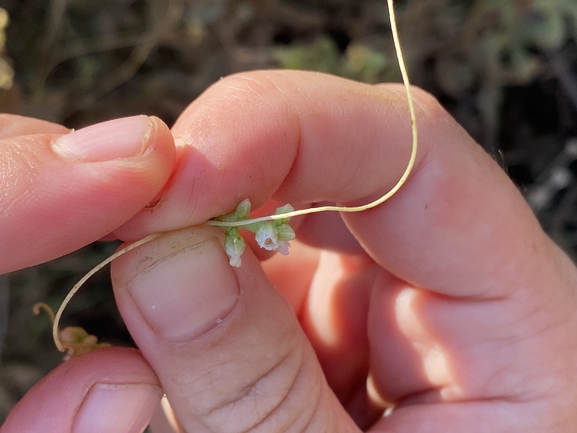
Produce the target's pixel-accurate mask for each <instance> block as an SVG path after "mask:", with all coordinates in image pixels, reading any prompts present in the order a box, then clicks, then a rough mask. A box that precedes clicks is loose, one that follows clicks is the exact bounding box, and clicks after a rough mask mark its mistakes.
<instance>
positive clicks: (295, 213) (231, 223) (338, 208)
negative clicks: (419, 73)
mask: <svg viewBox="0 0 577 433" xmlns="http://www.w3.org/2000/svg"><path fill="white" fill-rule="evenodd" d="M387 5H388V9H389V17H390V21H391V33H392V35H393V42H394V44H395V52H396V55H397V60H398V63H399V69H400V70H401V77H402V79H403V84H404V85H405V89H406V91H407V101H408V103H409V113H410V116H411V132H412V136H413V143H412V147H411V156H410V158H409V163H408V164H407V168H405V171H404V173H403V175H402V176H401V178H400V179H399V180H398V182H397V183H396V184H395V186H393V187H392V188H391V190H390V191H389V192H387V193H386V194H385V195H383V196H382V197H380V198H378V199H377V200H375V201H372V202H370V203H368V204H364V205H361V206H320V207H316V208H310V209H301V210H295V211H292V212H286V213H282V214H278V215H269V216H265V217H259V218H251V219H247V220H242V221H215V220H210V221H207V224H209V225H212V226H217V227H239V226H245V225H249V224H254V223H259V222H263V221H273V220H279V219H285V218H292V217H296V216H300V215H308V214H312V213H319V212H362V211H365V210H367V209H371V208H373V207H375V206H378V205H380V204H381V203H384V202H385V201H387V200H388V199H390V198H391V197H392V196H393V195H395V193H396V192H397V191H398V190H399V189H400V188H401V187H402V186H403V184H404V183H405V181H406V180H407V178H408V177H409V174H411V171H412V170H413V166H414V165H415V160H416V158H417V144H418V137H417V116H416V114H415V105H414V103H413V96H412V93H411V85H410V82H409V74H408V73H407V68H406V66H405V59H404V57H403V51H402V49H401V43H400V41H399V32H398V30H397V21H396V17H395V9H394V7H393V0H387Z"/></svg>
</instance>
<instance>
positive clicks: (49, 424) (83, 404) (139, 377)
mask: <svg viewBox="0 0 577 433" xmlns="http://www.w3.org/2000/svg"><path fill="white" fill-rule="evenodd" d="M161 396H162V390H161V388H160V384H159V382H158V379H157V377H156V375H155V374H154V372H153V371H152V369H151V368H150V366H149V365H148V363H147V362H146V361H145V360H144V358H142V356H141V355H140V353H139V352H138V351H136V350H134V349H128V348H119V347H110V348H103V349H98V350H95V351H92V352H89V353H87V354H84V355H81V356H79V357H77V358H72V359H70V360H69V361H66V362H65V363H63V364H61V365H59V366H58V367H57V368H56V369H54V370H53V371H52V372H51V373H50V374H49V375H48V376H46V377H44V378H43V379H42V380H41V381H40V382H38V383H37V384H36V385H35V386H34V387H33V388H32V389H31V390H30V391H29V392H28V393H27V394H26V395H25V396H24V398H23V399H22V400H21V401H20V402H18V404H17V405H16V406H15V407H14V408H13V409H12V411H11V412H10V414H9V415H8V418H7V419H6V421H5V423H4V425H3V426H2V432H3V433H4V432H14V431H30V432H36V431H42V432H45V433H68V432H70V433H77V432H82V433H92V432H94V433H96V432H98V433H104V432H108V431H122V432H127V433H137V432H141V431H142V430H143V429H144V427H145V426H146V425H147V424H148V422H149V421H150V418H151V417H152V415H153V413H154V410H155V409H156V407H157V406H158V403H159V401H160V398H161Z"/></svg>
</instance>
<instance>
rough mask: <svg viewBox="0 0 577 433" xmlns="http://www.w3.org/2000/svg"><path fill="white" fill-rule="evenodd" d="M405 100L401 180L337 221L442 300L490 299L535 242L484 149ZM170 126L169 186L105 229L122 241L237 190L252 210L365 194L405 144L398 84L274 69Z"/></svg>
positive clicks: (222, 88)
mask: <svg viewBox="0 0 577 433" xmlns="http://www.w3.org/2000/svg"><path fill="white" fill-rule="evenodd" d="M414 99H415V102H416V104H417V107H416V108H417V123H418V129H419V135H420V137H421V138H420V143H419V153H418V156H417V162H416V165H415V168H414V170H413V173H412V174H411V176H410V177H409V180H408V181H407V183H406V184H405V185H404V186H403V188H401V190H400V191H399V192H398V193H397V194H396V195H395V196H394V197H393V198H391V200H390V201H389V202H387V203H385V204H384V205H382V206H379V207H378V208H375V209H372V210H370V211H366V212H362V213H358V214H350V215H345V216H344V217H343V218H344V219H345V221H346V223H347V225H348V226H349V228H350V230H351V231H352V232H353V233H354V235H355V236H356V238H357V239H358V240H359V241H360V242H361V244H362V245H363V247H364V248H365V250H366V251H367V252H368V253H369V254H370V255H371V256H372V257H373V258H374V259H375V260H376V261H377V262H378V263H379V264H380V265H382V266H383V267H385V268H387V269H388V270H389V271H391V272H392V273H393V274H395V275H396V276H398V277H400V278H402V279H404V280H407V281H410V282H411V283H413V284H415V285H418V286H421V287H428V288H429V289H431V290H434V291H437V292H439V293H443V294H448V295H459V296H488V297H493V296H499V293H496V292H495V291H494V290H496V287H500V288H502V287H504V285H502V284H499V285H495V282H496V281H502V280H503V278H506V279H510V278H511V277H512V275H513V274H512V273H511V267H510V266H509V268H507V264H510V260H509V257H510V255H511V252H512V251H516V252H518V254H520V255H523V254H526V258H529V256H530V255H531V251H533V249H532V247H531V245H530V243H531V242H534V241H535V239H541V240H543V241H544V240H545V239H546V238H545V237H544V236H543V235H541V231H540V228H539V225H538V224H537V222H536V220H535V219H534V218H533V216H532V214H531V212H530V210H529V209H528V207H527V205H526V204H525V202H524V200H523V198H522V197H521V196H520V194H519V193H518V192H517V190H516V188H515V187H514V185H512V184H511V182H510V181H509V180H508V178H507V177H506V175H505V174H504V173H502V171H501V170H500V168H499V167H498V166H497V165H496V164H495V163H493V162H492V160H491V159H490V158H489V157H488V156H487V155H486V154H485V153H484V151H483V150H482V149H481V148H480V147H479V146H478V145H477V144H475V143H474V141H473V140H472V139H471V138H470V137H469V136H468V135H467V134H466V133H465V132H464V131H463V130H462V129H461V127H460V126H459V125H458V124H457V123H456V122H454V121H453V120H452V119H451V118H450V116H449V115H448V114H447V113H446V112H445V111H444V110H443V109H442V108H441V107H440V106H439V105H438V103H437V102H436V101H435V100H434V99H433V98H431V97H430V96H428V95H427V94H425V93H424V92H420V91H416V93H415V95H414ZM173 134H174V135H175V136H176V137H182V138H183V139H184V141H185V142H186V143H188V144H189V146H188V147H187V148H186V149H185V151H184V153H183V156H182V159H181V162H180V165H179V167H178V169H177V171H176V173H175V174H174V177H173V180H172V185H171V187H170V188H169V189H168V191H167V193H166V195H165V196H164V198H163V199H162V200H161V202H160V203H159V205H158V206H157V207H156V208H154V209H152V210H149V211H145V212H143V213H141V214H140V215H138V216H137V217H136V218H135V219H134V220H132V221H131V222H130V223H129V224H128V225H126V226H125V227H123V228H122V229H121V230H119V231H117V232H116V233H117V234H118V235H119V236H121V237H123V238H125V239H126V238H134V237H139V236H143V235H144V234H147V233H149V232H156V231H167V230H173V229H177V228H181V227H185V226H188V225H194V224H199V223H202V222H204V221H205V220H207V219H209V218H212V217H214V216H218V215H220V214H224V213H226V212H229V211H231V210H232V209H233V208H234V207H235V206H236V205H237V204H238V203H239V202H240V201H241V200H242V199H244V198H249V199H250V200H251V201H252V202H253V204H255V205H257V206H258V205H260V204H262V203H264V202H265V201H266V200H268V199H269V198H270V197H274V198H275V199H276V200H280V201H283V202H289V203H292V204H307V203H314V202H319V201H332V202H337V203H349V204H351V203H354V204H361V203H365V202H368V201H371V200H373V199H375V198H377V197H379V196H381V195H383V194H384V193H386V192H387V191H388V190H389V189H390V188H391V187H392V186H393V185H394V184H395V183H396V182H397V180H398V179H399V177H400V176H401V175H402V172H403V170H404V169H405V167H406V164H407V162H408V159H409V155H410V144H411V139H410V137H411V131H410V119H409V116H408V109H407V101H406V95H405V93H404V91H403V89H402V88H401V87H400V86H397V85H388V86H370V85H366V84H360V83H356V82H352V81H348V80H343V79H340V78H336V77H332V76H328V75H323V74H318V73H307V72H287V71H282V72H279V71H266V72H252V73H247V74H240V75H236V76H232V77H229V78H227V79H224V80H221V81H220V82H218V83H217V84H215V85H214V86H213V87H212V88H210V89H209V90H208V91H207V92H205V93H204V94H203V95H202V96H201V97H200V98H199V99H198V100H196V101H195V102H194V103H193V104H191V105H190V106H189V108H188V109H187V110H186V111H185V112H184V113H183V114H182V116H181V117H180V119H179V120H178V121H177V123H176V125H175V126H174V128H173ZM464 234H466V235H464ZM534 258H535V257H533V258H532V260H530V261H527V260H523V257H521V256H517V259H518V260H516V263H526V266H532V265H531V264H530V263H534ZM517 270H518V271H522V269H517ZM486 277H488V278H486ZM464 281H473V282H475V283H474V284H467V286H466V288H465V287H464V286H463V282H464Z"/></svg>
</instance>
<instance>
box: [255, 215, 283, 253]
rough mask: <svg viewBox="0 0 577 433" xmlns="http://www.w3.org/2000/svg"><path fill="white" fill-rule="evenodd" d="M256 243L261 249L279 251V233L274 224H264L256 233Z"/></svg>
mask: <svg viewBox="0 0 577 433" xmlns="http://www.w3.org/2000/svg"><path fill="white" fill-rule="evenodd" d="M255 239H256V242H257V243H258V245H259V247H261V248H264V249H265V250H268V251H276V250H278V232H277V229H276V226H275V225H274V223H272V222H264V223H262V224H261V226H260V227H259V228H258V230H257V231H256V236H255Z"/></svg>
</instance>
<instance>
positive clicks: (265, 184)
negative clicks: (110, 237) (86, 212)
mask: <svg viewBox="0 0 577 433" xmlns="http://www.w3.org/2000/svg"><path fill="white" fill-rule="evenodd" d="M415 101H416V103H417V118H418V125H419V132H420V150H419V154H418V161H417V165H416V166H415V169H414V171H413V173H412V175H411V176H410V177H409V180H408V181H407V183H406V184H405V185H404V186H403V188H401V190H400V191H399V192H398V193H397V194H396V195H395V196H394V197H392V198H391V199H390V200H389V201H388V202H387V203H385V204H384V205H382V206H380V207H378V208H375V209H373V210H370V211H366V212H363V213H359V214H351V215H343V216H342V219H341V217H339V216H338V215H336V214H325V215H311V216H307V217H305V218H304V219H303V220H301V221H297V220H295V221H294V222H295V226H297V225H298V228H297V236H298V238H299V239H301V240H303V241H304V242H306V243H307V244H309V245H312V246H313V247H314V248H306V247H303V246H301V245H298V246H296V247H295V248H294V249H295V250H301V249H302V250H303V253H304V254H301V255H299V254H298V252H299V251H293V252H291V255H289V256H288V257H281V258H277V257H274V258H273V259H271V260H269V261H267V262H264V263H263V264H262V265H263V267H264V270H265V272H263V271H262V269H261V263H259V260H258V258H257V257H255V256H254V255H253V254H252V253H251V252H250V251H247V252H246V253H245V256H243V264H242V267H241V268H238V269H232V268H230V266H229V265H228V260H227V258H226V256H225V255H224V252H223V251H222V248H221V247H220V242H221V239H219V236H222V235H221V234H220V232H219V230H218V229H214V228H210V227H206V226H202V227H195V228H192V229H187V230H185V231H181V232H174V233H170V234H167V235H166V236H164V237H162V238H159V239H157V240H155V241H153V242H151V243H150V244H146V245H144V246H143V247H141V248H139V249H136V250H134V251H133V252H131V253H128V254H126V255H125V256H123V257H121V258H119V259H118V260H117V261H116V262H114V263H113V281H114V284H115V292H116V297H117V301H118V304H119V308H120V310H121V313H122V314H123V317H124V319H125V321H126V323H127V326H128V328H129V330H130V331H131V334H132V335H133V337H134V339H135V341H136V342H137V344H138V346H139V348H140V350H141V351H142V353H143V355H144V357H145V358H146V360H147V361H148V362H149V363H150V365H151V366H152V368H153V369H154V371H155V372H156V374H157V375H158V377H159V380H160V383H161V385H162V388H163V390H164V391H165V392H166V394H167V396H168V398H169V399H170V401H171V404H172V406H173V408H174V410H175V412H176V415H177V417H178V419H179V421H180V423H181V425H182V427H183V429H184V430H185V431H189V432H197V431H214V432H236V431H254V432H279V431H295V432H302V431H307V432H309V431H310V432H318V431H331V432H355V431H359V428H358V427H356V426H355V425H354V423H353V421H352V419H354V420H355V421H356V422H357V423H358V424H359V425H362V426H363V428H364V427H366V426H368V425H370V424H372V423H375V424H374V426H373V427H372V430H371V431H375V432H391V433H392V432H395V433H404V432H411V433H413V432H438V431H443V432H447V433H450V432H462V431H468V432H472V431H477V432H492V433H493V432H510V431H525V432H543V431H547V432H566V431H570V430H571V429H572V428H573V427H574V425H575V423H576V422H577V419H576V418H577V416H576V415H575V413H574V410H573V409H574V406H575V404H576V403H577V401H576V400H577V392H576V391H575V389H577V388H576V385H577V373H576V372H575V369H574V368H573V367H574V365H575V364H576V361H577V343H576V341H575V338H574V336H575V333H576V331H577V313H576V311H577V305H576V303H577V301H576V297H575V290H574V287H575V283H576V282H577V272H576V270H575V268H574V266H573V264H572V263H571V262H570V261H569V259H568V258H567V257H566V256H565V255H564V254H563V253H562V252H560V251H559V249H558V248H557V247H556V246H555V245H553V243H552V242H551V241H550V240H549V239H548V238H547V237H546V236H545V235H544V233H543V232H542V231H541V229H540V227H539V225H538V223H537V222H536V220H535V218H534V217H533V215H532V213H531V211H530V209H529V208H528V206H527V205H526V204H525V202H524V200H523V199H522V197H521V196H520V194H519V193H518V191H517V190H516V188H515V187H514V186H513V185H512V183H511V182H510V181H509V180H508V179H507V177H506V176H505V175H504V174H503V173H502V171H501V170H500V169H499V167H497V165H496V164H495V163H493V162H492V161H491V159H490V158H489V157H488V156H487V155H486V154H485V153H484V152H483V151H482V150H481V149H480V148H479V147H478V146H477V145H476V144H475V143H474V142H473V141H472V140H471V139H470V138H469V137H468V136H467V135H466V134H465V133H464V132H463V131H462V129H461V128H460V127H459V126H458V125H457V124H456V123H455V122H454V121H453V120H452V119H450V117H449V116H448V115H447V114H446V113H445V112H444V111H443V110H442V109H441V108H440V107H439V106H438V104H437V103H436V102H435V101H433V100H432V99H431V98H430V97H428V96H427V95H425V94H423V93H422V92H417V93H416V95H415ZM173 133H174V135H175V136H180V137H183V138H184V139H185V141H186V143H188V144H189V146H187V147H186V148H185V150H184V152H183V155H182V158H181V161H180V163H179V165H178V167H177V169H176V171H175V173H174V175H173V178H172V180H171V184H170V187H169V188H168V189H167V190H166V192H165V193H164V194H163V197H162V199H161V201H160V202H159V204H158V205H157V206H156V207H155V208H154V209H153V210H152V211H151V210H148V211H144V212H142V213H140V214H139V215H137V216H136V217H135V218H134V219H133V220H132V221H131V222H129V223H128V224H126V225H125V226H124V227H122V228H120V229H119V230H116V231H115V233H116V234H117V235H119V236H120V237H121V238H123V239H126V240H134V239H137V238H140V237H143V236H144V235H146V234H148V233H150V232H158V231H168V230H176V229H180V228H182V227H187V226H189V225H194V224H199V223H202V222H204V221H205V220H207V219H209V218H211V217H214V216H216V215H221V214H223V213H226V212H228V211H230V210H231V209H233V208H234V207H235V206H236V204H238V202H239V201H240V200H242V199H244V198H246V197H248V198H250V200H251V201H252V203H253V204H255V205H260V204H263V203H266V202H267V201H268V200H269V199H270V198H271V197H273V198H274V199H275V200H278V201H280V202H281V203H285V202H289V203H291V204H293V205H295V207H300V206H302V205H306V204H308V203H318V202H321V201H333V202H339V203H345V204H362V203H366V202H368V201H370V200H371V199H374V198H376V197H378V196H380V195H382V194H384V193H385V192H386V191H387V190H388V189H389V188H390V187H391V186H392V185H394V183H395V182H396V181H397V180H398V178H399V177H400V175H401V173H402V171H403V169H404V168H405V165H406V163H407V161H408V156H409V152H410V149H409V147H410V128H409V120H408V112H407V109H406V101H405V95H404V92H403V91H402V89H401V88H400V87H397V86H368V85H362V84H358V83H353V82H350V81H345V80H341V79H338V78H334V77H329V76H326V75H321V74H313V73H302V72H255V73H249V74H243V75H239V76H234V77H230V78H227V79H225V80H222V81H220V82H219V83H217V84H216V85H215V86H213V87H212V88H211V89H210V90H208V91H207V92H206V93H205V94H204V95H203V96H201V97H200V98H199V99H198V100H197V101H195V102H194V103H193V104H192V105H191V106H190V107H189V109H187V111H186V112H185V113H184V114H183V115H182V116H181V118H180V119H179V121H178V122H177V124H176V125H175V127H174V128H173ZM271 206H272V207H275V205H274V204H273V205H271ZM267 277H268V278H270V280H271V281H272V282H273V284H275V285H276V286H277V288H278V289H279V291H280V292H281V293H282V294H283V295H285V297H286V298H285V297H283V296H282V295H281V294H279V292H277V291H276V290H275V289H274V288H273V285H271V283H270V282H269V279H268V278H267ZM285 299H288V300H289V302H290V306H289V304H288V303H287V302H286V300H285ZM295 313H296V314H295ZM299 322H300V323H299ZM103 352H105V351H99V350H97V351H95V352H94V354H98V353H103ZM90 355H93V354H88V355H87V358H89V356H90ZM100 356H105V355H100ZM80 359H82V358H79V360H80ZM65 365H66V364H65ZM369 373H370V376H371V381H370V382H371V384H372V385H371V386H372V388H374V389H375V390H376V391H375V394H378V397H379V398H378V399H375V398H370V397H369V396H368V395H367V393H366V385H365V384H366V378H367V375H369ZM120 400H121V397H119V399H118V400H116V401H120ZM379 400H381V401H379ZM387 402H391V403H395V404H396V407H395V410H394V411H393V413H392V415H391V416H389V417H386V418H380V416H379V415H380V411H382V407H383V406H382V405H381V404H382V403H387ZM22 407H24V408H25V407H26V405H25V404H24V405H22ZM107 409H108V410H109V411H110V412H106V413H107V414H110V413H112V412H114V410H113V409H114V408H112V407H110V406H109V407H108V408H107ZM121 410H122V408H121V405H120V404H117V407H116V412H114V413H116V414H118V413H120V411H121ZM23 411H24V409H23ZM22 413H24V412H22ZM102 416H104V415H102ZM45 431H46V430H45ZM54 431H57V430H54ZM60 431H66V430H60ZM94 431H100V430H94ZM118 431H120V430H118ZM124 431H127V432H128V431H130V432H132V431H137V430H128V429H126V430H123V432H124Z"/></svg>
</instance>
